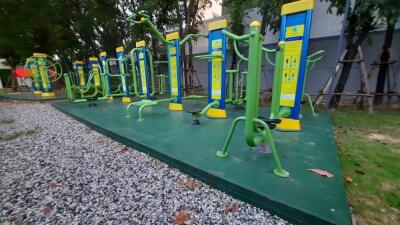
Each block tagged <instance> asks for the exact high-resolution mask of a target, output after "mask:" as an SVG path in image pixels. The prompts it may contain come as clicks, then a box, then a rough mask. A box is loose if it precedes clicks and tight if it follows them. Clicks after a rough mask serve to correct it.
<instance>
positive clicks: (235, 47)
mask: <svg viewBox="0 0 400 225" xmlns="http://www.w3.org/2000/svg"><path fill="white" fill-rule="evenodd" d="M233 48H234V49H235V52H236V55H237V56H239V58H241V59H242V60H244V61H249V58H246V57H245V56H244V55H242V54H241V53H240V51H239V49H238V47H237V43H236V40H233Z"/></svg>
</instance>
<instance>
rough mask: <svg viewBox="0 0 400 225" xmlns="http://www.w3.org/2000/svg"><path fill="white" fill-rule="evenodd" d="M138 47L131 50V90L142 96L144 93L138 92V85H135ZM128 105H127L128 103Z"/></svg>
mask: <svg viewBox="0 0 400 225" xmlns="http://www.w3.org/2000/svg"><path fill="white" fill-rule="evenodd" d="M139 50H140V48H134V49H132V50H131V53H130V55H131V57H130V58H131V66H132V75H133V92H134V93H135V95H136V96H138V97H140V98H144V97H145V95H141V94H139V90H138V86H137V75H136V54H135V52H136V51H139ZM128 106H129V105H128Z"/></svg>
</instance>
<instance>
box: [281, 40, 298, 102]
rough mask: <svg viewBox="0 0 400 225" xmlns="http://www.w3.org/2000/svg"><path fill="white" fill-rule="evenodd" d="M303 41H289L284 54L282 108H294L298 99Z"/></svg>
mask: <svg viewBox="0 0 400 225" xmlns="http://www.w3.org/2000/svg"><path fill="white" fill-rule="evenodd" d="M302 44H303V41H302V40H297V41H288V42H286V43H285V50H284V53H283V59H284V61H283V70H282V84H281V96H280V104H281V106H288V107H293V106H294V100H295V98H296V90H297V81H298V76H299V66H300V56H301V47H302Z"/></svg>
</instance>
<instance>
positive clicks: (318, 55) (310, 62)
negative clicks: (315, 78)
mask: <svg viewBox="0 0 400 225" xmlns="http://www.w3.org/2000/svg"><path fill="white" fill-rule="evenodd" d="M324 57H325V50H320V51H317V52H314V53H313V54H311V55H309V56H307V71H311V70H312V69H313V68H314V66H315V63H316V62H317V61H319V60H321V59H322V58H324Z"/></svg>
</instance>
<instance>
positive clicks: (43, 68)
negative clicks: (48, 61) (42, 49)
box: [38, 59, 48, 89]
mask: <svg viewBox="0 0 400 225" xmlns="http://www.w3.org/2000/svg"><path fill="white" fill-rule="evenodd" d="M38 64H39V71H40V77H41V78H42V85H43V88H44V89H47V88H48V85H47V70H46V65H45V63H44V61H43V60H40V59H39V61H38Z"/></svg>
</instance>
